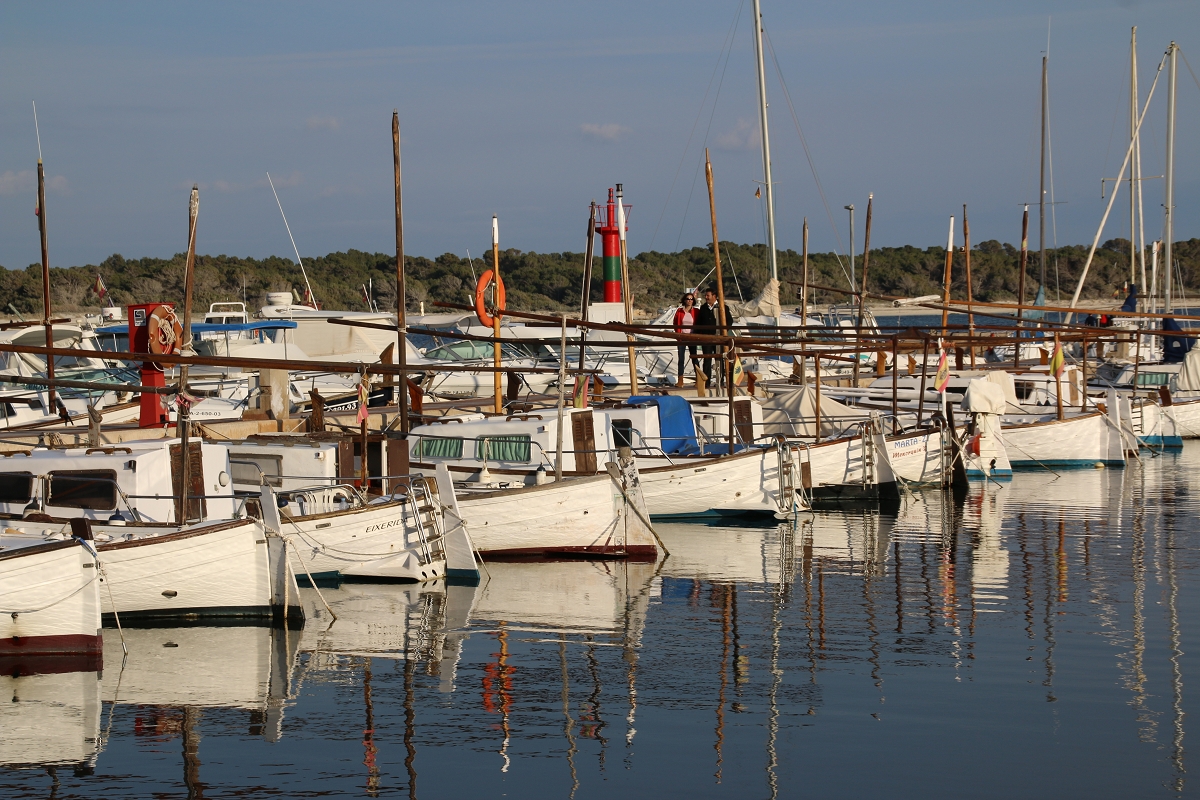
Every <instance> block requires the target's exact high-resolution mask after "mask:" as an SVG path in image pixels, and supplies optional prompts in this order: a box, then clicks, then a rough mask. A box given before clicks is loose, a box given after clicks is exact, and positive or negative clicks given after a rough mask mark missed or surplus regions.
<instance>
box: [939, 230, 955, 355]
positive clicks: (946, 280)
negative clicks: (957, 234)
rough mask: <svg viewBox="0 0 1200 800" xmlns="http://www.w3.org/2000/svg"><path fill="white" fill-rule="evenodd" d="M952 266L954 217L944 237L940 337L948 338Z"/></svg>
mask: <svg viewBox="0 0 1200 800" xmlns="http://www.w3.org/2000/svg"><path fill="white" fill-rule="evenodd" d="M953 265H954V217H953V216H951V217H950V234H949V235H948V236H947V237H946V271H945V274H944V275H943V276H942V336H948V335H949V333H948V331H947V327H948V326H949V325H950V268H951V267H952V266H953Z"/></svg>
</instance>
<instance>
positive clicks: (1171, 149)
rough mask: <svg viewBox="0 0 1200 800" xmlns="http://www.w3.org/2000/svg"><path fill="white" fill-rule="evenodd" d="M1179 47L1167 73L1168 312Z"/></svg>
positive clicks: (1168, 306) (1172, 49) (1171, 51)
mask: <svg viewBox="0 0 1200 800" xmlns="http://www.w3.org/2000/svg"><path fill="white" fill-rule="evenodd" d="M1178 52H1179V48H1178V47H1176V46H1175V43H1174V42H1171V46H1170V47H1168V48H1167V56H1168V61H1169V62H1170V65H1171V70H1170V72H1169V73H1168V75H1167V163H1166V171H1165V172H1164V175H1165V179H1164V183H1165V186H1166V189H1165V197H1164V198H1163V206H1164V208H1165V210H1166V219H1165V220H1164V225H1163V277H1164V281H1163V285H1164V287H1165V288H1166V293H1165V294H1166V300H1167V303H1166V309H1165V310H1166V312H1167V313H1168V314H1169V313H1171V288H1172V287H1171V284H1172V281H1174V279H1175V261H1174V257H1173V256H1172V254H1171V250H1172V244H1173V243H1174V241H1175V72H1176V70H1175V66H1176V65H1175V62H1176V54H1177V53H1178Z"/></svg>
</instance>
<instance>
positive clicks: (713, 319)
mask: <svg viewBox="0 0 1200 800" xmlns="http://www.w3.org/2000/svg"><path fill="white" fill-rule="evenodd" d="M719 308H720V306H719V305H718V301H717V291H716V289H714V288H713V287H711V286H710V287H708V288H707V289H705V290H704V302H703V303H701V304H700V308H698V309H696V325H695V327H694V328H693V330H694V331H695V332H696V333H702V334H705V335H708V336H713V335H716V334H718V333H724V332H726V331H728V330H729V329H730V327H731V326H732V325H733V313H732V312H730V310H729V306H728V305H726V306H725V326H726V327H725V328H722V327H721V316H720V314H721V312H720V311H719V310H718V309H719ZM700 350H701V352H703V353H704V354H705V355H706V356H710V357H709V358H705V359H704V375H705V377H706V378H708V382H709V383H710V384H711V383H712V377H713V362H714V361H716V360H717V359H716V358H713V357H712V356H715V355H716V353H717V345H715V344H705V345H701V346H700ZM717 377H718V378H719V377H720V373H719V372H718V375H717Z"/></svg>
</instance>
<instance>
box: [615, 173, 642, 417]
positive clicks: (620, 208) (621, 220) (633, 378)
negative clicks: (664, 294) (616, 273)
mask: <svg viewBox="0 0 1200 800" xmlns="http://www.w3.org/2000/svg"><path fill="white" fill-rule="evenodd" d="M616 211H617V235H618V236H619V237H620V242H621V284H622V285H621V294H622V295H624V297H625V324H626V325H632V324H633V287H632V286H631V285H630V283H629V248H628V247H627V246H626V243H625V190H624V187H623V186H622V185H621V184H619V183H618V184H617V209H616ZM625 340H626V341H628V342H629V396H630V397H632V396H633V395H635V394H637V391H638V383H637V351H636V350H634V347H633V335H632V334H628V333H627V334H625Z"/></svg>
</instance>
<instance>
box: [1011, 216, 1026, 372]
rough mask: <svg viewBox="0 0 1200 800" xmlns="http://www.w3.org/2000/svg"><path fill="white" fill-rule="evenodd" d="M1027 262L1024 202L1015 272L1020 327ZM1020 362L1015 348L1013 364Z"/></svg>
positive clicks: (1018, 325)
mask: <svg viewBox="0 0 1200 800" xmlns="http://www.w3.org/2000/svg"><path fill="white" fill-rule="evenodd" d="M1028 264H1029V204H1028V203H1026V204H1025V213H1024V215H1023V216H1022V217H1021V262H1020V267H1019V269H1018V272H1017V327H1018V328H1022V327H1024V325H1023V324H1022V320H1023V318H1024V316H1025V309H1024V305H1025V272H1026V267H1027V266H1028ZM1020 363H1021V350H1020V348H1017V354H1016V355H1014V356H1013V366H1014V367H1017V366H1019V365H1020Z"/></svg>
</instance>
